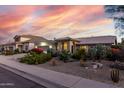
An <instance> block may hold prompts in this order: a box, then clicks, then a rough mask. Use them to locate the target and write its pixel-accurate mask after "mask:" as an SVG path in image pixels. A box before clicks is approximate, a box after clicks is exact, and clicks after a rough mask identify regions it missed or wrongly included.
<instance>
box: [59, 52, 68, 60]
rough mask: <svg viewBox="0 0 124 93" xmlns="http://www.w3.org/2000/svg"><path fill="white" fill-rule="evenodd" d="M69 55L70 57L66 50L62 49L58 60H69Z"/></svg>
mask: <svg viewBox="0 0 124 93" xmlns="http://www.w3.org/2000/svg"><path fill="white" fill-rule="evenodd" d="M69 57H70V54H69V52H68V51H62V52H61V53H60V54H59V59H60V60H63V61H64V62H66V61H67V60H69Z"/></svg>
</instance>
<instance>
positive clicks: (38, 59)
mask: <svg viewBox="0 0 124 93" xmlns="http://www.w3.org/2000/svg"><path fill="white" fill-rule="evenodd" d="M51 58H52V57H51V54H45V53H41V54H37V53H35V52H30V53H28V54H27V55H26V56H24V57H23V58H21V59H20V62H22V63H27V64H42V63H45V62H47V61H49V60H50V59H51Z"/></svg>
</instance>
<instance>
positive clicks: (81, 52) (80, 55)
mask: <svg viewBox="0 0 124 93" xmlns="http://www.w3.org/2000/svg"><path fill="white" fill-rule="evenodd" d="M72 58H74V59H81V58H83V59H85V58H86V51H85V49H77V50H76V51H75V53H74V54H73V55H72Z"/></svg>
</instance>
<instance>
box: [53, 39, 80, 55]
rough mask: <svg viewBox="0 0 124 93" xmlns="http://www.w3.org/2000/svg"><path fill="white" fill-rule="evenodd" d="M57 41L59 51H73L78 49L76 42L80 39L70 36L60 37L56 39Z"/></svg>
mask: <svg viewBox="0 0 124 93" xmlns="http://www.w3.org/2000/svg"><path fill="white" fill-rule="evenodd" d="M55 42H56V49H57V50H58V51H63V50H66V51H69V52H71V53H73V52H74V51H75V50H76V44H78V43H79V41H78V40H76V39H73V38H70V37H64V38H58V39H55Z"/></svg>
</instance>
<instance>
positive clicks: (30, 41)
mask: <svg viewBox="0 0 124 93" xmlns="http://www.w3.org/2000/svg"><path fill="white" fill-rule="evenodd" d="M14 40H15V42H14V43H9V44H3V45H1V49H3V50H15V49H19V51H20V52H23V51H25V52H27V51H29V50H31V49H33V48H43V49H44V50H47V49H48V48H53V47H54V42H53V41H51V40H47V39H45V38H43V37H39V36H33V35H16V36H15V37H14Z"/></svg>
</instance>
